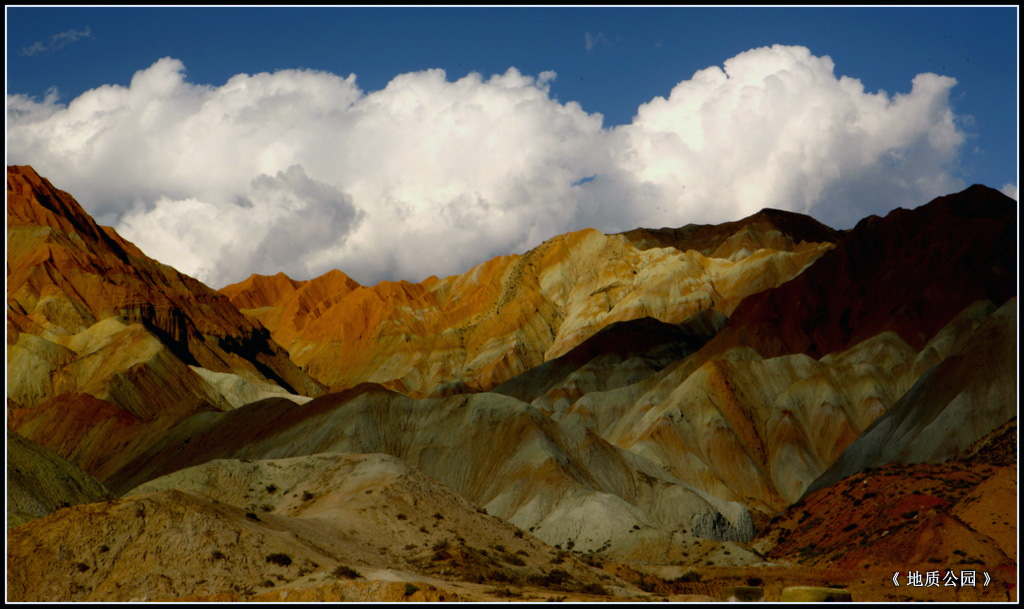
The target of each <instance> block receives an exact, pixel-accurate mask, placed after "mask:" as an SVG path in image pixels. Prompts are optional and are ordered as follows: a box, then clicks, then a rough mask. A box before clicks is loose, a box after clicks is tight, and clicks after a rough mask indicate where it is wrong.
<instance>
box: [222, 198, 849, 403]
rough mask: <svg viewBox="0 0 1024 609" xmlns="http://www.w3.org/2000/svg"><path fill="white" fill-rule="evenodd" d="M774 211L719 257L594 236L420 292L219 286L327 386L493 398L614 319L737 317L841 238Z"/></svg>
mask: <svg viewBox="0 0 1024 609" xmlns="http://www.w3.org/2000/svg"><path fill="white" fill-rule="evenodd" d="M773 217H774V216H773V215H771V214H767V215H766V214H765V213H761V214H758V215H755V216H752V217H751V218H748V219H747V220H745V221H740V222H735V223H730V225H729V230H727V231H725V233H724V234H722V235H719V236H718V239H717V241H716V243H717V245H716V247H715V249H714V252H709V253H711V254H713V257H708V256H706V255H705V254H702V253H701V252H699V251H695V250H687V251H680V250H679V249H676V248H675V247H662V248H653V247H649V245H650V244H642V243H641V244H638V245H634V240H632V239H631V238H630V237H629V236H628V235H604V234H602V233H600V232H598V231H595V230H592V229H588V230H582V231H578V232H574V233H568V234H566V235H561V236H559V237H555V238H553V239H551V240H549V241H547V242H545V243H543V244H541V245H540V246H538V247H537V248H534V249H533V250H530V251H528V252H526V253H525V254H523V255H521V256H520V255H512V256H502V257H498V258H495V259H493V260H490V261H488V262H485V263H483V264H481V265H479V266H477V267H474V268H473V269H471V270H470V271H468V272H466V273H464V274H462V275H455V276H451V277H446V278H444V279H438V278H436V277H430V278H428V279H426V280H424V281H423V282H421V283H417V284H414V283H409V282H405V281H399V282H391V281H385V282H381V283H379V284H377V285H376V286H372V287H369V286H361V285H359V284H357V283H356V282H355V281H353V280H352V279H351V278H349V277H347V276H346V275H344V274H343V273H341V272H340V271H331V272H330V273H327V274H326V275H323V276H321V277H318V278H316V279H312V280H309V281H295V280H292V279H290V278H288V277H287V276H285V275H284V274H278V275H275V276H273V277H266V276H260V275H253V276H252V277H250V278H248V279H246V280H245V281H243V282H240V283H237V284H233V285H229V286H227V287H225V288H223V289H222V290H221V291H222V293H224V294H225V295H227V296H228V297H229V298H230V299H231V301H232V303H234V304H235V306H237V307H238V308H239V309H241V310H242V311H243V312H244V313H245V314H246V315H248V316H250V317H251V318H252V319H254V320H257V321H259V322H260V323H261V324H263V326H264V327H266V328H267V329H269V330H270V332H271V335H272V336H273V337H274V340H276V341H277V342H278V343H280V344H282V345H285V346H286V347H287V349H288V350H289V352H290V353H291V354H292V359H293V360H294V361H295V362H296V363H297V364H299V365H300V366H302V367H303V368H304V369H305V370H306V371H307V372H308V373H309V374H310V375H312V376H313V377H314V378H316V379H318V380H319V381H321V382H323V383H325V384H327V385H329V386H330V387H331V388H332V389H341V388H346V387H351V386H354V385H356V384H358V383H360V382H376V383H381V384H383V385H385V386H387V387H389V388H391V389H395V390H397V391H400V392H403V393H406V394H407V395H411V396H426V395H445V394H448V393H452V392H455V391H466V390H487V389H490V388H492V387H494V386H496V385H498V384H500V383H501V382H504V381H505V380H508V379H509V378H511V377H513V376H515V375H517V374H519V373H522V372H524V371H525V370H528V369H530V368H533V367H534V366H537V365H539V364H541V363H543V362H544V361H547V360H549V359H552V358H554V357H558V356H559V355H562V354H563V353H566V352H567V351H569V350H570V349H572V348H573V347H575V346H576V345H578V344H580V343H581V342H583V341H584V340H586V339H587V338H589V337H590V336H593V335H594V334H595V333H597V332H598V331H599V330H600V329H601V328H604V327H605V326H607V325H609V324H611V323H614V322H618V321H626V320H631V319H638V318H642V317H654V318H656V319H658V320H661V321H663V322H667V323H678V322H680V321H682V320H683V319H685V318H687V317H689V316H690V315H692V314H694V313H696V312H698V311H701V310H706V309H716V310H718V311H721V312H723V313H725V314H729V313H731V312H732V310H733V309H734V308H735V307H736V305H737V304H738V303H739V301H740V300H742V299H743V298H744V297H745V296H747V295H749V294H752V293H755V292H759V291H761V290H764V289H767V288H770V287H774V286H777V285H779V284H781V283H783V282H785V281H787V280H788V279H790V278H792V277H793V276H795V275H796V274H798V273H800V272H801V271H802V270H803V269H804V268H805V267H807V265H809V264H811V263H812V262H813V261H814V260H816V259H817V258H818V257H819V256H821V255H822V254H823V253H825V252H826V251H828V250H829V249H831V248H832V247H833V244H832V242H831V241H830V239H833V238H838V237H837V235H838V233H835V232H834V231H831V229H828V228H827V227H821V230H820V231H819V232H817V233H814V234H815V236H820V237H821V238H822V241H821V242H809V241H804V240H800V239H798V238H793V237H791V236H790V235H789V234H786V233H784V232H783V231H782V230H781V229H779V228H778V226H776V225H775V224H774V223H773V222H772V218H773ZM805 220H806V221H808V222H812V223H813V222H814V221H813V220H811V219H809V218H806V219H805ZM818 226H821V225H818ZM704 232H707V231H704ZM805 232H809V231H805ZM702 234H703V233H702ZM751 250H753V251H751Z"/></svg>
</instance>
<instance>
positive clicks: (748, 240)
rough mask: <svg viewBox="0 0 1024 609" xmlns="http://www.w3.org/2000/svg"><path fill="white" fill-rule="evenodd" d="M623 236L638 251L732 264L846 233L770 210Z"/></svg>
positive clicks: (836, 238)
mask: <svg viewBox="0 0 1024 609" xmlns="http://www.w3.org/2000/svg"><path fill="white" fill-rule="evenodd" d="M620 234H621V235H622V236H623V237H625V238H626V239H627V240H628V241H629V242H630V243H632V244H633V245H634V246H635V247H636V248H637V249H642V250H647V249H651V248H659V247H671V248H675V249H677V250H679V251H681V252H685V251H688V250H695V251H698V252H700V253H701V254H702V255H704V256H707V257H709V258H728V259H730V260H731V259H733V258H735V257H741V256H748V255H750V253H751V252H754V251H757V250H759V249H765V248H769V249H774V250H780V251H791V250H793V249H794V248H795V247H797V246H798V245H799V244H800V243H802V242H806V243H839V241H841V240H842V238H843V233H842V232H840V231H837V230H834V229H832V228H829V227H828V226H825V225H824V224H822V223H821V222H818V221H817V220H815V219H814V218H811V217H809V216H804V215H802V214H796V213H793V212H790V211H783V210H780V209H770V208H766V209H762V210H761V211H759V212H757V213H756V214H754V215H752V216H750V217H748V218H744V219H742V220H737V221H735V222H723V223H722V224H687V225H686V226H684V227H682V228H636V229H633V230H631V231H626V232H624V233H620Z"/></svg>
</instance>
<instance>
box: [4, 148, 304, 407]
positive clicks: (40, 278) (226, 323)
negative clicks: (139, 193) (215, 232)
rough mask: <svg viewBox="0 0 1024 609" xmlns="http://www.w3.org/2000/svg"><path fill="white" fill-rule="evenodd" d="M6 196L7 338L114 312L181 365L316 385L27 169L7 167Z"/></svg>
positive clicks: (245, 326)
mask: <svg viewBox="0 0 1024 609" xmlns="http://www.w3.org/2000/svg"><path fill="white" fill-rule="evenodd" d="M7 193H8V194H7V226H8V250H7V264H8V267H7V268H8V271H7V293H8V297H7V303H8V328H9V330H10V332H9V334H8V339H7V340H8V344H12V343H13V342H17V335H18V333H19V332H21V331H27V332H30V333H34V332H38V331H39V330H40V329H41V328H54V327H56V328H60V329H61V330H63V331H66V332H69V333H76V332H79V331H81V330H83V329H85V328H87V327H89V326H91V325H92V324H93V323H95V322H97V321H99V320H102V319H105V318H108V317H112V316H115V315H116V316H121V317H122V318H124V319H125V320H126V321H128V322H129V323H132V322H139V323H142V324H143V325H145V326H146V327H147V328H148V329H149V330H150V331H151V332H153V333H154V334H156V335H157V336H158V337H159V338H161V339H162V340H163V341H164V342H165V344H167V345H168V346H169V347H170V348H172V349H173V350H174V351H175V353H176V354H178V355H179V357H181V358H182V360H183V361H185V362H186V363H189V364H197V365H200V366H203V367H205V368H209V369H211V370H215V371H218V372H231V371H238V370H245V371H250V372H253V373H256V374H258V375H260V376H265V377H266V378H269V379H271V380H274V381H276V382H278V383H279V384H281V385H282V386H286V387H287V388H289V389H291V390H293V391H294V392H297V393H301V394H306V395H308V394H316V393H318V392H319V388H318V387H317V385H316V384H315V383H314V382H312V381H311V380H310V379H309V378H308V377H306V375H305V374H303V373H302V372H301V371H300V370H298V369H297V368H296V367H295V366H294V364H292V363H291V361H289V359H288V355H287V353H286V352H285V351H284V350H283V349H281V348H280V346H278V345H277V344H275V343H274V342H273V341H272V340H270V338H269V335H268V333H267V332H266V330H264V329H263V328H261V327H259V326H258V325H257V324H254V323H253V322H251V321H250V320H248V319H247V318H246V317H245V316H244V315H242V314H241V313H239V312H238V310H237V309H236V308H235V307H234V305H232V304H231V302H230V301H229V300H228V299H227V298H226V297H224V296H223V295H221V294H219V293H218V292H216V291H214V290H211V289H210V288H208V287H206V286H205V285H203V284H202V283H200V282H199V281H197V280H195V279H193V278H191V277H189V276H187V275H184V274H182V273H179V272H178V271H176V270H174V269H173V268H171V267H169V266H167V265H164V264H160V263H159V262H156V261H155V260H153V259H151V258H148V257H146V256H145V255H144V254H143V253H142V252H141V251H140V250H139V249H138V248H137V247H135V246H134V245H132V244H131V243H129V242H128V241H125V240H124V239H122V238H121V237H120V236H118V235H117V233H115V232H114V231H113V229H110V228H103V227H100V226H98V225H97V224H96V223H95V221H93V219H92V218H91V217H89V215H88V214H87V213H86V212H85V210H83V209H82V207H81V206H80V205H79V204H78V202H77V201H75V200H74V198H73V197H71V195H69V194H68V193H66V192H63V191H60V190H57V189H56V188H54V187H53V185H52V184H50V182H49V181H48V180H46V179H45V178H42V177H40V176H39V175H38V174H37V173H36V172H35V171H34V170H33V169H32V168H31V167H27V166H26V167H8V168H7Z"/></svg>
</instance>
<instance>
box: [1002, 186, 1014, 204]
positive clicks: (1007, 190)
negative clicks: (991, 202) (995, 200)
mask: <svg viewBox="0 0 1024 609" xmlns="http://www.w3.org/2000/svg"><path fill="white" fill-rule="evenodd" d="M999 191H1000V192H1002V193H1003V194H1004V195H1006V196H1008V197H1010V198H1011V199H1013V200H1014V201H1016V200H1017V185H1016V184H1003V187H1002V188H1000V189H999Z"/></svg>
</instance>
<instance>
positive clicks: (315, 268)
mask: <svg viewBox="0 0 1024 609" xmlns="http://www.w3.org/2000/svg"><path fill="white" fill-rule="evenodd" d="M554 78H555V75H554V73H553V72H543V73H541V74H540V75H539V76H538V77H537V78H532V77H530V76H527V75H523V74H521V73H520V72H518V71H517V70H515V69H514V68H510V69H509V70H508V71H507V72H506V73H504V74H500V75H494V76H491V77H489V78H484V77H482V76H481V75H479V74H475V73H472V74H469V75H468V76H465V77H463V78H460V79H458V80H455V81H449V80H448V79H447V77H446V74H445V73H444V72H443V71H441V70H427V71H424V72H415V73H409V74H402V75H399V76H396V77H395V78H394V79H393V80H392V81H391V82H390V83H389V84H388V85H387V86H386V87H385V88H384V89H382V90H380V91H374V92H364V91H362V90H360V89H359V87H358V86H357V85H356V82H355V76H354V75H350V76H348V77H347V78H342V77H340V76H337V75H334V74H329V73H324V72H316V71H301V70H284V71H279V72H275V73H273V74H267V73H263V74H255V75H246V74H240V75H237V76H235V77H233V78H231V79H230V80H229V81H228V82H227V83H225V84H224V85H223V86H219V87H211V86H204V85H198V84H194V83H190V82H188V81H187V79H186V78H185V75H184V66H183V65H182V64H181V62H179V61H177V60H174V59H170V58H165V59H161V60H160V61H158V62H156V63H155V64H153V65H152V66H151V67H149V68H147V69H145V70H141V71H139V72H138V73H136V74H135V76H134V78H133V79H132V81H131V84H130V85H129V86H128V87H120V86H103V87H99V88H97V89H93V90H91V91H87V92H86V93H83V94H82V95H81V96H79V97H78V98H76V99H74V100H72V101H71V102H70V103H69V104H67V105H66V106H64V105H61V104H59V103H57V101H56V98H55V96H53V97H50V96H48V97H47V99H44V100H43V101H42V102H36V101H34V100H31V99H28V98H25V97H23V96H8V100H7V101H8V121H9V125H8V159H9V162H14V163H25V164H32V165H34V166H35V167H36V169H37V170H38V171H39V172H40V173H41V174H42V175H45V176H47V177H48V178H50V179H51V181H53V182H54V183H55V184H57V186H58V187H60V188H63V189H65V190H68V191H69V192H71V193H72V194H74V195H75V196H76V197H77V198H78V199H79V200H80V201H81V202H82V203H83V205H85V206H86V208H87V209H88V210H89V211H90V212H91V213H93V214H94V215H95V216H96V217H97V219H98V220H100V221H103V222H106V223H109V224H112V225H114V226H115V227H116V228H117V229H118V230H119V231H120V232H121V233H122V234H123V235H124V236H125V237H126V238H128V239H130V240H132V241H134V242H135V243H136V244H138V245H139V246H140V247H141V248H142V249H143V251H146V252H147V253H148V254H150V255H152V256H154V257H156V258H157V259H160V260H162V261H164V262H167V263H169V264H173V265H175V266H176V267H178V268H179V269H181V270H182V271H185V272H188V273H191V274H194V275H196V276H197V277H198V278H199V279H201V280H203V281H206V282H208V283H210V284H212V285H214V286H215V287H219V286H221V285H224V284H226V283H230V282H233V281H239V280H241V279H243V278H245V277H246V276H248V274H250V273H253V272H259V273H264V274H272V273H276V272H277V271H280V270H285V271H286V272H288V273H289V274H293V276H296V277H298V278H308V277H311V276H314V275H317V274H320V273H323V272H326V271H327V270H329V269H331V268H339V269H341V270H343V271H345V272H346V273H348V274H350V275H352V276H353V277H354V278H355V279H357V280H359V281H361V282H363V283H372V282H375V281H378V280H380V279H385V278H391V279H393V278H405V279H412V280H420V279H422V278H424V277H426V276H428V275H431V274H437V275H442V276H443V275H447V274H453V273H459V272H463V271H465V270H466V269H467V268H468V267H469V266H471V265H472V264H475V263H478V262H481V261H483V260H485V259H487V258H490V257H492V256H495V255H499V254H504V253H509V252H511V251H523V250H525V249H527V248H529V247H532V246H534V245H536V244H538V243H539V242H540V241H541V240H543V239H545V238H548V237H551V236H553V235H556V234H559V233H562V232H566V231H569V230H575V229H580V228H584V227H587V226H593V227H595V228H598V229H599V230H604V231H619V230H627V229H629V228H633V227H636V226H679V225H682V224H685V223H688V222H718V221H724V220H734V219H738V218H739V217H741V216H742V215H746V214H749V213H753V212H755V211H757V210H758V209H760V208H762V207H777V208H783V209H792V210H796V211H801V212H810V213H812V214H814V215H815V216H816V217H818V218H819V219H821V220H823V221H825V222H828V223H831V224H832V225H833V226H837V227H847V226H852V224H853V222H854V221H856V220H857V219H859V218H860V217H862V216H864V215H867V214H869V213H884V212H885V211H887V210H888V209H891V208H894V207H897V206H904V207H907V206H911V207H912V206H916V205H919V204H921V203H923V202H925V201H928V200H930V198H932V197H934V196H937V195H940V194H946V193H948V192H952V191H954V190H957V189H959V188H961V187H962V184H961V183H959V182H958V181H957V180H956V179H954V178H953V177H952V171H953V169H955V167H954V163H955V162H956V159H957V154H958V152H959V150H960V147H961V145H962V142H963V134H962V133H961V132H960V131H959V129H958V128H957V126H956V123H955V122H954V115H953V113H952V111H951V110H950V107H949V103H948V95H949V89H950V88H951V87H952V86H953V85H954V84H955V81H954V80H953V79H951V78H946V77H941V76H936V75H934V74H921V75H919V76H917V77H916V78H915V79H914V82H913V86H912V89H911V91H910V92H909V93H906V94H897V95H893V96H890V95H887V94H886V93H884V92H880V93H875V94H871V93H866V92H865V91H864V89H863V86H862V85H861V83H860V82H859V81H857V80H856V79H852V78H848V77H841V78H840V77H836V76H835V74H834V73H833V65H832V61H831V60H830V59H829V58H828V57H815V56H813V55H811V53H810V52H809V51H808V50H807V49H805V48H802V47H780V46H776V47H771V48H762V49H754V50H751V51H748V52H746V53H742V54H740V55H738V56H736V57H733V58H732V59H729V60H728V61H726V62H725V64H724V67H723V68H719V67H711V68H707V69H705V70H701V71H699V72H697V73H696V74H694V76H693V77H692V78H691V79H689V80H687V81H683V82H681V83H679V84H678V85H677V86H676V87H675V88H674V89H673V91H672V92H671V94H670V95H669V97H668V98H655V99H654V100H652V101H650V102H649V103H647V104H644V105H642V106H641V107H640V108H639V109H638V114H637V117H636V119H635V120H634V122H633V123H632V124H630V125H625V126H621V127H617V128H615V129H605V128H603V127H602V117H601V115H600V114H596V113H588V112H586V111H585V110H584V109H583V108H581V107H580V106H579V105H578V104H576V103H574V102H568V103H565V104H562V103H559V102H558V101H556V100H554V99H553V98H552V96H551V95H550V91H549V87H550V84H551V82H552V81H553V80H554ZM591 178H592V179H591Z"/></svg>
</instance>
